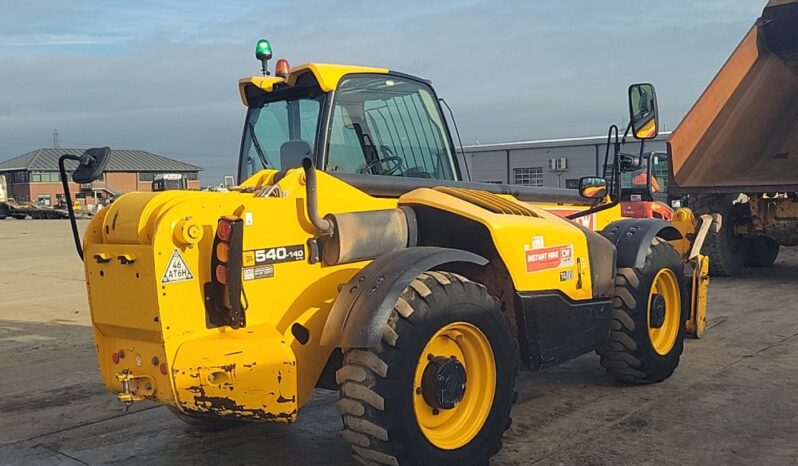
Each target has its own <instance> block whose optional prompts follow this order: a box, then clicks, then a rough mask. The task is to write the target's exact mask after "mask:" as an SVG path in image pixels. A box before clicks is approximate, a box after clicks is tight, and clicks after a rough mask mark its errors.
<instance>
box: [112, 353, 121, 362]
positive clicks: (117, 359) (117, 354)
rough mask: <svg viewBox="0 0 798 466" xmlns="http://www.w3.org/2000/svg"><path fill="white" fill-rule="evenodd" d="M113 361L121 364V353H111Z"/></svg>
mask: <svg viewBox="0 0 798 466" xmlns="http://www.w3.org/2000/svg"><path fill="white" fill-rule="evenodd" d="M111 361H113V362H114V364H119V353H114V354H112V355H111Z"/></svg>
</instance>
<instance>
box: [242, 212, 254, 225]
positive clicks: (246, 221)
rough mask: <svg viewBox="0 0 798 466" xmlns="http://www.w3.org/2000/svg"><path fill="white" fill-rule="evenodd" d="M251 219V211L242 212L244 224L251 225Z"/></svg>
mask: <svg viewBox="0 0 798 466" xmlns="http://www.w3.org/2000/svg"><path fill="white" fill-rule="evenodd" d="M253 221H254V220H253V218H252V212H244V225H246V226H248V227H251V226H252V222H253Z"/></svg>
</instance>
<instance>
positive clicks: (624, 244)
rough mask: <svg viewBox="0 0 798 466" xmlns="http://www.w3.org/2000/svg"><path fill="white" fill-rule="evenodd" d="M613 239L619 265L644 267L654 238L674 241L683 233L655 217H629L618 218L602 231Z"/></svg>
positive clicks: (609, 238)
mask: <svg viewBox="0 0 798 466" xmlns="http://www.w3.org/2000/svg"><path fill="white" fill-rule="evenodd" d="M600 233H601V234H602V236H604V237H605V238H607V239H608V240H610V241H612V243H613V244H615V248H616V249H617V251H618V256H617V259H616V264H617V267H619V268H620V267H643V265H644V264H645V262H646V254H648V248H649V246H651V241H653V240H654V238H661V239H663V240H665V241H673V240H677V239H681V238H682V234H681V233H680V232H679V230H677V229H676V227H674V226H673V225H671V224H670V223H668V222H666V221H665V220H660V219H655V218H629V219H623V220H617V221H615V222H612V223H610V224H609V225H607V227H606V228H604V229H603V230H601V232H600Z"/></svg>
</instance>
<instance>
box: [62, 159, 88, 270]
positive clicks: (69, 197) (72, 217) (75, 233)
mask: <svg viewBox="0 0 798 466" xmlns="http://www.w3.org/2000/svg"><path fill="white" fill-rule="evenodd" d="M65 160H74V161H75V162H78V163H80V157H78V156H76V155H70V154H64V155H62V156H61V157H59V158H58V171H59V172H60V173H61V187H62V188H63V189H64V197H65V198H66V203H67V211H68V212H69V223H70V224H71V225H72V237H73V238H74V239H75V249H76V250H77V252H78V256H80V260H83V246H82V245H81V244H80V233H78V221H77V219H75V209H74V208H73V207H72V195H71V194H70V192H69V180H68V179H67V174H66V167H64V161H65Z"/></svg>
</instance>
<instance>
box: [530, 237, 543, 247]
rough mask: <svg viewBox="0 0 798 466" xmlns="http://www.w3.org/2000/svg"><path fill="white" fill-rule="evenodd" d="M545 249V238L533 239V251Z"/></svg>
mask: <svg viewBox="0 0 798 466" xmlns="http://www.w3.org/2000/svg"><path fill="white" fill-rule="evenodd" d="M542 248H543V237H542V236H535V237H534V238H532V249H542Z"/></svg>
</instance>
